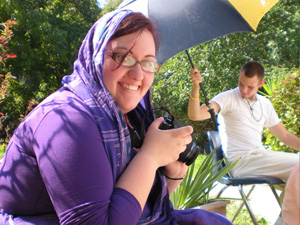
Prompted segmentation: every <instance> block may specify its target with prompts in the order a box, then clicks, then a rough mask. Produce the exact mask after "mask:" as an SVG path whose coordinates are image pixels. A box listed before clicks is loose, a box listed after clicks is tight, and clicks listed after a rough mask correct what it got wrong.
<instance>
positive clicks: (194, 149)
mask: <svg viewBox="0 0 300 225" xmlns="http://www.w3.org/2000/svg"><path fill="white" fill-rule="evenodd" d="M163 117H164V121H163V122H162V124H161V125H160V126H159V128H160V129H161V130H169V129H174V128H179V127H183V126H184V125H183V124H182V123H181V122H180V121H178V120H176V119H175V118H174V117H173V116H172V115H170V114H168V115H165V116H163ZM199 154H200V148H199V146H197V145H196V144H195V143H194V142H193V141H192V142H191V143H189V144H188V145H187V147H186V149H185V151H184V152H182V153H180V155H179V158H178V161H179V162H182V163H185V164H186V165H187V166H189V165H191V164H192V163H193V162H194V161H195V160H196V158H197V156H198V155H199Z"/></svg>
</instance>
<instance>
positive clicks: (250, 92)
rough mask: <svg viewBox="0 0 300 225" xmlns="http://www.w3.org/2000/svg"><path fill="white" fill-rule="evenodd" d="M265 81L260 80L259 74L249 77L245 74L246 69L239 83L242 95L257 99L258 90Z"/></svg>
mask: <svg viewBox="0 0 300 225" xmlns="http://www.w3.org/2000/svg"><path fill="white" fill-rule="evenodd" d="M264 82H265V81H264V80H260V79H259V78H258V76H254V77H251V78H249V77H247V76H246V75H245V73H244V71H242V72H241V73H240V77H239V83H238V87H239V90H240V93H241V95H242V97H243V98H246V99H249V100H252V101H253V100H255V95H256V93H257V90H258V88H260V87H261V86H262V85H263V84H264Z"/></svg>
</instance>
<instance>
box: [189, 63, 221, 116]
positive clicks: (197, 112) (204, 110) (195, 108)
mask: <svg viewBox="0 0 300 225" xmlns="http://www.w3.org/2000/svg"><path fill="white" fill-rule="evenodd" d="M190 76H191V79H192V81H193V87H192V92H191V95H190V99H189V106H188V116H189V119H190V120H206V119H209V118H211V116H210V113H209V112H208V110H209V108H208V107H207V105H205V104H203V105H202V106H200V102H199V89H200V87H199V83H201V82H202V78H201V75H200V72H199V71H198V69H197V68H196V67H195V68H193V69H192V70H191V73H190ZM210 107H211V108H213V109H214V111H215V113H216V114H218V112H219V111H220V106H219V105H218V104H217V103H216V102H211V105H210Z"/></svg>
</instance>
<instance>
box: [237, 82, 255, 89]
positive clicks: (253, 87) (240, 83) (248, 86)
mask: <svg viewBox="0 0 300 225" xmlns="http://www.w3.org/2000/svg"><path fill="white" fill-rule="evenodd" d="M239 83H240V84H241V85H243V86H246V85H244V84H243V83H242V82H241V81H239ZM247 87H248V88H254V87H255V86H247Z"/></svg>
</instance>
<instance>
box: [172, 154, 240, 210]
mask: <svg viewBox="0 0 300 225" xmlns="http://www.w3.org/2000/svg"><path fill="white" fill-rule="evenodd" d="M215 154H216V153H215V151H213V152H211V153H210V154H209V155H207V156H206V157H205V159H204V161H203V162H202V164H201V165H200V166H199V167H196V163H193V164H192V165H191V166H190V167H189V169H188V172H187V174H186V176H185V178H184V179H183V181H182V183H181V184H180V185H179V187H178V188H177V189H176V190H175V191H174V192H173V193H172V195H171V196H170V200H171V201H172V203H173V206H174V208H176V209H186V208H191V207H193V206H197V205H200V204H206V203H207V202H208V200H209V194H210V191H211V190H212V189H213V188H214V187H215V185H216V181H218V180H220V179H221V178H222V176H224V175H225V174H227V173H228V172H229V171H230V170H231V169H232V167H233V166H234V165H235V164H236V162H235V163H231V164H226V166H225V167H224V168H222V169H221V170H219V171H218V168H219V166H220V164H221V163H222V161H221V160H220V161H219V162H217V163H216V164H214V163H213V160H214V158H215Z"/></svg>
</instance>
